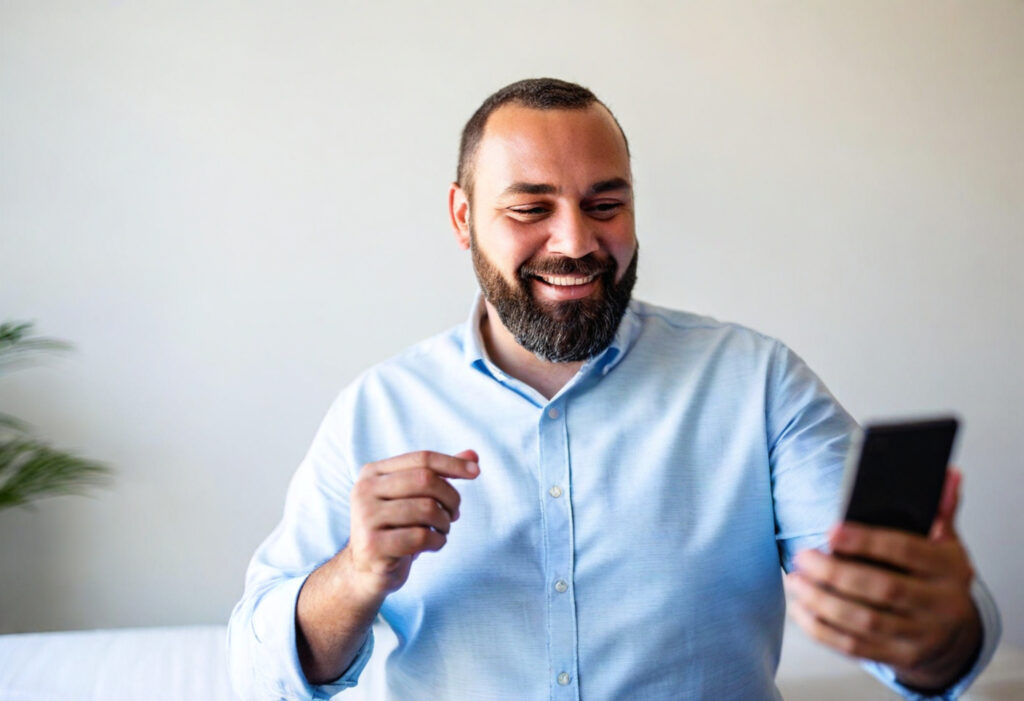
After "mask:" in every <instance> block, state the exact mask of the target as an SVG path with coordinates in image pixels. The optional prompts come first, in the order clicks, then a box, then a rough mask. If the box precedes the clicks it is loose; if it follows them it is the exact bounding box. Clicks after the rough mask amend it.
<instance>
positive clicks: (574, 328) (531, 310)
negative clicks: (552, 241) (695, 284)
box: [470, 227, 639, 363]
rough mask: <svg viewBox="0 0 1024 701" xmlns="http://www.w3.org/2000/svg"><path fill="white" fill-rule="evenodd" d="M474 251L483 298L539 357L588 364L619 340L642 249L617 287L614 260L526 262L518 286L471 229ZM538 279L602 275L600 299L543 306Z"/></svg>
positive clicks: (591, 258)
mask: <svg viewBox="0 0 1024 701" xmlns="http://www.w3.org/2000/svg"><path fill="white" fill-rule="evenodd" d="M470 250H471V251H472V255H473V268H474V269H475V270H476V277H477V280H478V281H479V282H480V288H481V289H482V290H483V293H484V297H486V298H487V301H488V302H490V303H491V304H492V305H493V306H494V308H495V310H497V312H498V317H499V318H500V319H501V323H502V324H504V325H505V328H507V329H508V330H509V331H510V332H511V333H512V335H513V336H514V337H515V339H516V341H517V342H518V343H519V345H521V346H522V347H523V348H525V349H526V350H528V351H530V352H531V353H533V354H534V355H536V356H537V357H538V358H540V359H542V360H546V361H548V362H551V363H571V362H577V361H581V360H587V359H588V358H591V357H593V356H595V355H597V354H598V353H600V352H601V351H603V350H604V349H605V348H607V347H608V344H610V343H611V342H612V339H614V338H615V332H616V331H617V330H618V328H619V322H620V321H622V315H623V314H625V313H626V307H627V306H628V305H629V300H630V297H631V295H632V293H633V285H634V284H635V283H636V264H637V256H638V254H639V248H638V249H637V250H636V251H634V253H633V258H632V259H631V260H630V261H629V264H628V265H627V266H626V269H625V271H624V272H623V274H622V279H621V280H619V281H618V282H617V283H616V282H615V276H616V273H617V270H618V266H617V265H616V262H615V259H614V258H611V257H609V258H608V259H607V260H601V259H599V258H597V257H596V256H594V254H592V253H588V254H587V255H585V256H583V257H582V258H555V259H552V260H547V261H540V262H537V263H532V262H527V263H524V264H523V265H522V266H520V268H519V270H518V271H517V280H516V285H515V286H512V285H509V284H508V282H506V281H505V278H503V277H502V276H501V272H500V271H499V270H498V269H497V268H495V267H494V265H492V264H491V262H490V261H489V260H487V258H486V256H484V254H483V253H482V252H481V251H480V249H479V247H477V245H476V237H475V236H474V235H473V231H472V227H471V228H470ZM539 274H544V275H572V276H578V277H589V276H590V275H594V274H597V275H598V280H599V282H600V297H598V298H597V299H590V298H587V299H573V300H568V301H565V302H540V301H538V300H536V299H534V297H533V293H532V291H531V289H530V286H531V281H532V280H533V279H534V277H535V276H537V275H539ZM541 284H543V283H541Z"/></svg>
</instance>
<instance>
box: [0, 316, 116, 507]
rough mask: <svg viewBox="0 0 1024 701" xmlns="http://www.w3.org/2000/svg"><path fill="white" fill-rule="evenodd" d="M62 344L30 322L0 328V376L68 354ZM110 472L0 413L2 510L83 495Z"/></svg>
mask: <svg viewBox="0 0 1024 701" xmlns="http://www.w3.org/2000/svg"><path fill="white" fill-rule="evenodd" d="M70 349H71V346H70V345H69V344H67V343H65V342H64V341H58V340H56V339H51V338H41V337H38V336H33V335H32V324H31V323H25V322H8V323H4V324H0V374H2V373H3V372H4V371H5V370H8V369H11V368H14V367H18V366H21V365H24V364H27V363H28V362H30V361H31V360H33V359H34V358H35V357H36V356H37V355H38V354H39V353H43V352H52V351H67V350H70ZM109 476H110V468H108V467H107V466H106V465H103V464H101V463H98V462H94V461H92V460H86V459H84V458H80V457H78V456H76V455H74V454H72V453H68V452H65V451H62V450H58V449H56V448H54V447H52V446H50V445H49V444H47V443H46V442H44V441H42V440H40V439H38V438H36V437H35V436H33V435H32V432H31V427H30V426H29V425H28V424H26V423H25V422H24V421H21V420H20V419H18V418H16V417H14V416H11V415H10V414H4V413H0V509H5V508H8V507H11V506H21V505H25V504H29V503H30V502H32V501H35V500H36V499H42V498H43V497H50V496H59V495H62V494H81V493H82V492H83V491H85V490H86V489H87V488H89V487H94V486H98V485H100V484H103V483H105V482H106V481H107V479H108V478H109Z"/></svg>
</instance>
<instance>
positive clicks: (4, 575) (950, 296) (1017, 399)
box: [0, 0, 1024, 644]
mask: <svg viewBox="0 0 1024 701" xmlns="http://www.w3.org/2000/svg"><path fill="white" fill-rule="evenodd" d="M209 4H210V3H198V2H197V3H192V4H191V5H189V4H186V3H155V2H140V3H111V2H106V3H85V2H82V3H60V2H44V3H40V2H29V1H28V0H25V1H23V2H5V3H3V4H2V5H0V105H2V107H0V316H2V318H3V319H36V320H38V322H39V326H40V329H41V330H42V331H44V332H46V333H49V334H52V335H56V336H61V337H64V338H68V339H71V340H73V341H74V342H75V343H76V344H77V345H78V347H79V352H78V353H77V355H75V356H74V357H72V358H70V359H68V360H64V361H53V362H50V363H48V364H47V366H46V367H44V368H40V369H36V370H31V371H25V372H22V373H20V374H18V375H16V376H9V377H5V378H3V380H2V382H0V408H2V409H3V410H4V411H9V412H12V413H16V414H19V415H22V416H23V417H25V418H27V419H30V420H32V421H34V422H35V423H36V424H38V425H39V426H40V427H43V428H45V429H46V431H47V432H48V434H49V435H50V436H51V437H52V438H53V439H54V440H56V441H58V442H60V443H61V444H63V445H67V446H70V447H76V448H79V449H81V450H82V451H83V452H85V453H87V454H89V455H92V456H95V457H98V458H102V459H105V460H107V461H109V462H111V463H112V464H114V465H115V466H116V467H117V469H118V476H117V479H116V482H115V483H114V485H113V487H112V488H111V489H109V490H106V491H103V492H100V493H98V494H97V495H96V496H95V497H94V498H91V499H81V498H78V499H74V498H61V499H57V500H53V501H50V502H46V503H42V504H40V505H39V507H38V509H36V510H33V511H28V510H18V511H13V512H3V513H0V562H2V569H0V630H2V631H13V630H33V629H56V628H75V627H95V626H121V625H151V624H165V623H166V624H169V623H184V622H202V621H223V620H225V619H226V617H227V615H228V613H229V611H230V608H231V606H232V604H233V603H234V601H235V600H236V598H237V597H238V595H239V594H240V591H241V586H242V577H243V573H244V568H245V565H246V562H247V561H248V558H249V556H250V554H251V553H252V550H253V549H254V548H255V546H256V545H257V543H258V542H259V541H260V540H261V539H262V538H263V537H264V536H265V535H266V534H267V532H269V530H270V529H271V528H272V527H273V525H274V524H275V523H276V521H277V519H278V516H279V514H280V510H281V504H282V498H283V492H284V487H285V485H286V483H287V480H288V479H289V477H290V475H291V473H292V471H293V469H294V467H295V466H296V464H297V463H298V461H299V460H300V459H301V457H302V454H303V453H304V451H305V449H306V447H307V444H308V442H309V440H310V438H311V436H312V433H313V431H314V429H315V428H316V425H317V423H318V422H319V420H320V417H321V415H322V413H323V412H324V410H325V409H326V407H327V405H328V403H329V402H330V400H331V399H332V397H333V396H334V394H335V393H336V392H337V390H338V389H339V388H340V387H341V386H342V385H344V384H345V383H346V382H347V381H348V380H349V379H351V378H352V377H353V376H354V375H355V374H356V373H357V372H358V371H360V370H361V369H362V368H364V367H366V366H367V365H369V364H370V363H372V362H374V361H375V360H378V359H381V358H383V357H385V356H388V355H390V354H392V353H393V352H395V351H397V350H399V349H400V348H402V347H403V346H405V345H407V344H409V343H411V342H413V341H415V340H418V339H419V338H422V337H424V336H427V335H429V334H432V333H434V332H435V331H437V330H440V329H442V328H444V327H447V326H449V325H451V324H454V323H457V322H459V321H460V320H461V319H462V318H463V315H464V314H465V312H466V309H467V306H468V303H469V300H470V296H471V294H472V292H473V289H474V282H473V277H472V275H471V272H470V268H469V261H468V258H467V257H466V256H465V254H463V253H461V252H460V251H458V250H457V248H456V247H455V245H454V243H453V241H452V239H451V237H450V235H449V233H448V230H447V221H446V214H445V194H446V187H447V183H448V181H449V180H450V178H451V177H452V175H453V171H454V166H455V149H456V145H457V137H458V131H459V129H460V128H461V125H462V123H463V122H464V121H465V119H466V118H467V117H468V116H469V114H470V113H471V112H472V110H473V109H474V108H475V107H476V105H477V104H478V103H479V101H480V100H482V99H483V98H484V97H485V96H486V95H487V94H488V93H489V92H491V91H492V90H494V89H496V88H497V87H499V86H501V85H503V84H504V83H506V82H509V81H511V80H514V79H517V78H520V77H525V76H533V75H545V74H550V75H556V76H560V77H565V78H568V79H572V80H577V81H580V82H582V83H584V84H586V85H588V86H590V87H592V88H593V89H594V90H595V91H597V92H598V94H599V95H601V96H602V97H603V98H604V99H605V100H606V101H607V102H608V103H609V104H610V105H611V107H612V108H613V109H614V110H615V111H616V112H617V114H618V116H619V118H620V120H621V122H622V124H623V125H624V127H625V129H626V130H627V132H628V133H629V136H630V139H631V142H632V147H633V152H634V156H635V163H634V165H635V172H636V179H637V193H638V207H639V221H638V224H639V235H640V237H641V242H642V248H643V256H642V260H641V268H640V283H639V286H638V293H639V295H640V296H642V297H644V298H646V299H648V300H651V301H654V302H659V303H663V304H668V305H672V306H677V307H684V308H688V309H692V310H695V311H699V312H702V313H706V314H711V315H713V316H716V317H719V318H722V319H730V320H735V321H739V322H742V323H746V324H749V325H752V326H754V327H756V328H759V329H761V330H763V331H765V332H767V333H770V334H773V335H777V336H779V337H780V338H782V339H783V340H785V341H786V342H788V343H789V344H790V345H791V346H793V347H794V348H795V349H796V350H797V351H798V352H800V353H801V354H802V355H804V356H805V357H806V358H807V359H808V361H809V362H810V363H811V365H812V367H814V368H815V369H817V370H818V372H819V373H820V374H821V375H822V377H823V378H824V379H825V380H826V382H827V383H828V384H829V385H830V386H831V388H832V389H833V391H834V392H835V393H836V395H837V396H839V398H840V399H841V400H842V401H843V402H844V403H845V404H846V405H847V407H848V408H849V409H850V410H851V411H852V412H853V413H854V414H855V415H856V416H857V417H858V418H861V419H864V418H870V417H873V416H889V415H894V414H902V413H907V412H909V413H914V412H920V411H926V410H936V409H943V408H954V409H956V410H958V411H959V412H960V413H961V414H962V415H963V416H964V417H965V420H966V431H965V433H964V435H963V439H962V441H961V443H960V451H959V461H960V463H961V464H962V466H963V468H964V470H965V472H966V473H967V477H966V501H965V504H964V507H963V511H962V519H961V522H962V526H963V531H964V532H965V533H966V536H967V538H968V540H969V543H970V545H971V547H972V550H973V553H974V556H975V559H976V562H977V564H978V567H979V570H980V571H981V572H982V573H983V574H984V575H985V576H986V578H987V579H988V581H989V582H990V584H991V585H992V588H993V589H994V590H995V592H996V595H997V597H998V599H999V601H1000V603H1001V605H1002V608H1003V612H1004V617H1005V621H1006V624H1007V637H1008V638H1009V639H1010V640H1013V641H1015V642H1016V643H1018V644H1024V596H1022V595H1021V593H1020V588H1019V582H1020V581H1021V580H1022V578H1024V570H1022V567H1024V565H1022V558H1021V557H1020V552H1021V551H1020V545H1019V543H1018V542H1017V538H1018V535H1017V534H1018V533H1019V531H1020V528H1021V525H1022V524H1021V518H1020V511H1021V509H1020V507H1019V505H1018V503H1019V500H1020V495H1021V494H1022V493H1024V481H1022V480H1024V478H1022V469H1021V468H1022V458H1021V456H1022V455H1024V430H1022V429H1024V426H1022V423H1024V422H1022V411H1021V408H1020V407H1021V402H1022V399H1024V371H1022V369H1021V359H1022V358H1024V310H1022V307H1024V302H1022V300H1024V283H1022V276H1021V263H1022V260H1024V233H1022V222H1024V138H1022V137H1021V125H1022V124H1024V41H1022V40H1021V37H1024V4H1022V3H1021V2H1011V1H1008V0H1007V1H1002V2H999V1H995V0H992V1H978V2H967V1H964V2H940V1H938V0H916V1H907V2H893V1H891V0H884V1H882V0H878V1H870V2H869V1H863V0H859V1H858V2H838V1H837V2H831V3H828V2H825V3H821V2H815V3H811V2H799V3H798V2H772V3H746V2H742V3H730V2H691V3H677V2H667V1H666V2H650V3H640V5H642V6H643V7H645V8H646V9H645V10H638V9H636V8H629V9H627V8H626V6H625V5H624V4H623V3H618V2H616V3H612V2H593V1H591V2H587V3H583V2H579V3H571V2H550V1H545V2H532V1H523V2H517V3H494V4H491V3H481V2H466V3H414V2H406V3H385V2H381V3H350V2H317V3H312V2H307V3H289V4H287V5H286V4H280V3H261V4H260V5H261V7H257V5H256V4H255V3H233V4H231V5H229V4H228V3H218V4H217V8H216V9H210V8H209V7H208V5H209ZM438 8H440V9H438Z"/></svg>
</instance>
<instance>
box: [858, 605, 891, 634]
mask: <svg viewBox="0 0 1024 701" xmlns="http://www.w3.org/2000/svg"><path fill="white" fill-rule="evenodd" d="M859 618H860V621H859V624H860V627H861V628H862V629H864V630H866V631H867V632H869V633H878V632H881V631H882V629H883V628H884V627H885V626H884V624H883V621H882V615H881V614H880V613H878V612H877V611H872V610H870V609H868V610H865V611H863V612H861V614H860V616H859Z"/></svg>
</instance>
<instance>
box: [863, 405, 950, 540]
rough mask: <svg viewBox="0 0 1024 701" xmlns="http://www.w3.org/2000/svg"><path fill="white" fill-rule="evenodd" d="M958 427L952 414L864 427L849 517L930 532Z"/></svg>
mask: <svg viewBox="0 0 1024 701" xmlns="http://www.w3.org/2000/svg"><path fill="white" fill-rule="evenodd" d="M957 426H958V421H957V420H956V419H955V418H953V417H942V418H937V419H929V420H925V421H908V422H900V423H879V424H869V425H868V426H866V427H865V429H864V434H863V439H862V441H861V445H860V453H859V455H858V456H857V457H856V463H855V465H856V477H855V478H854V482H853V487H852V490H851V492H850V494H849V497H848V502H847V507H846V515H845V520H847V521H856V522H858V523H863V524H867V525H870V526H883V527H886V528H897V529H900V530H904V531H910V532H912V533H918V534H920V535H927V534H928V531H929V530H930V529H931V525H932V522H933V521H934V520H935V514H936V511H937V510H938V506H939V500H940V499H941V497H942V486H943V483H944V482H945V479H946V468H947V466H948V465H949V457H950V454H951V453H952V450H953V440H954V438H955V437H956V430H957Z"/></svg>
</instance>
